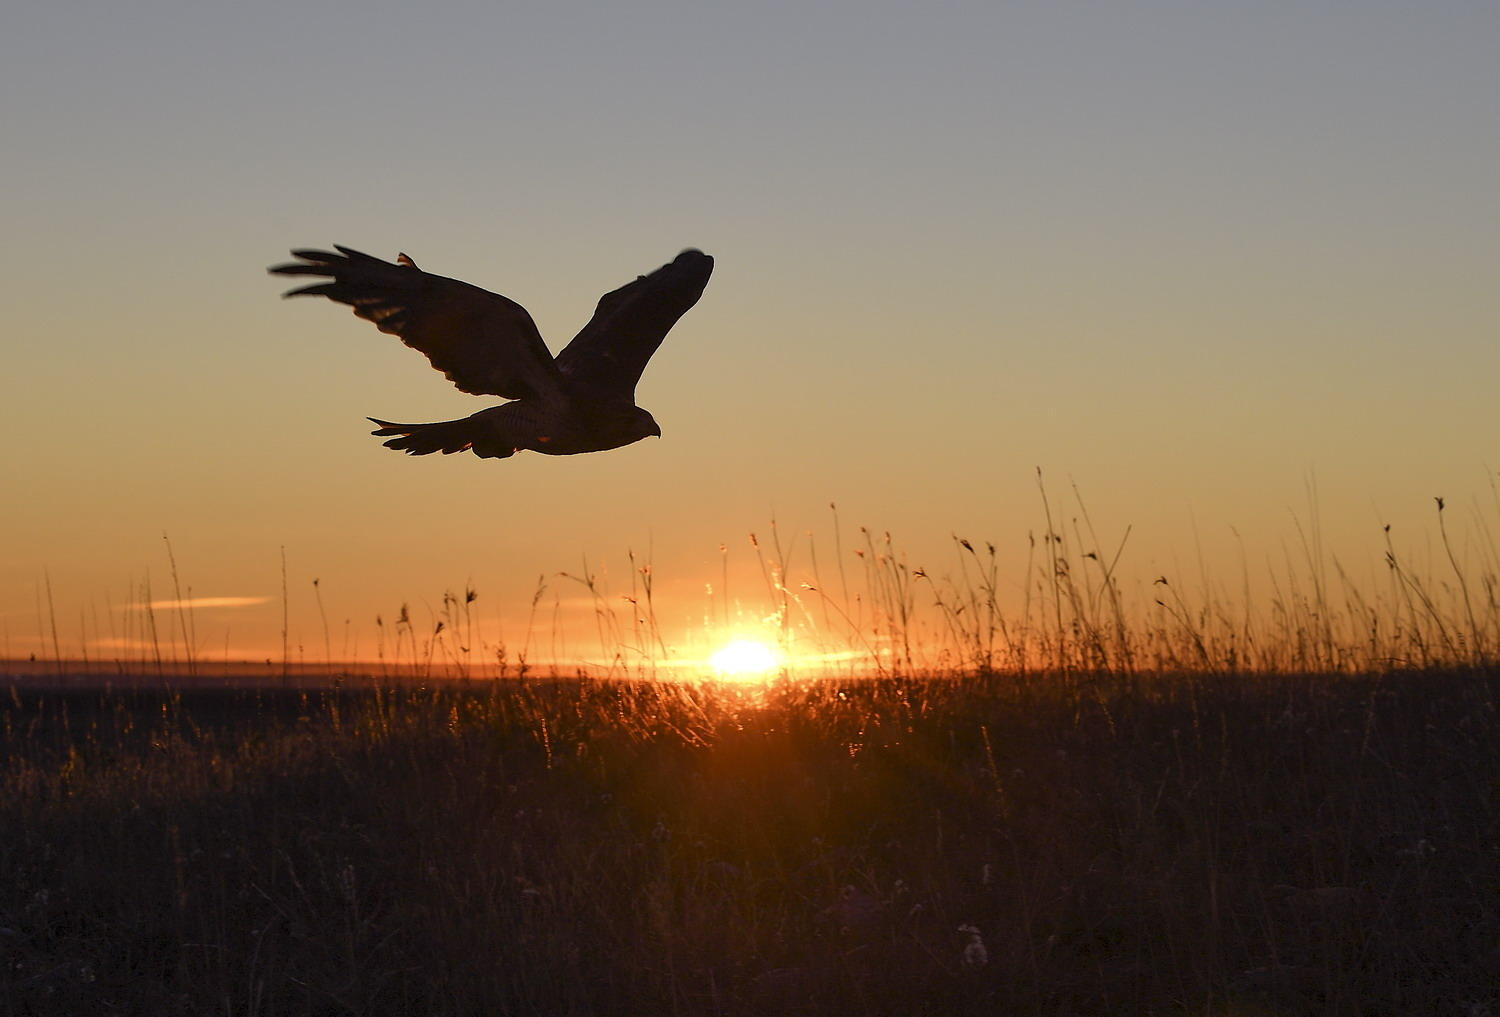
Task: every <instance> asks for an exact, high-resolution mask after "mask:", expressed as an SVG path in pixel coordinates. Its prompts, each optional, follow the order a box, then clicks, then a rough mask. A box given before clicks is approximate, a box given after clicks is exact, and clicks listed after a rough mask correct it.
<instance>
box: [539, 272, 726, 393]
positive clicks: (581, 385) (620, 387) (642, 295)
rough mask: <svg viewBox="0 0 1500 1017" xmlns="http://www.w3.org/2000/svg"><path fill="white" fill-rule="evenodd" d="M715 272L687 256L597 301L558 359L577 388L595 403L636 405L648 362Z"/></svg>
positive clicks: (562, 368)
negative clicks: (618, 400) (638, 385)
mask: <svg viewBox="0 0 1500 1017" xmlns="http://www.w3.org/2000/svg"><path fill="white" fill-rule="evenodd" d="M713 270H714V259H712V258H710V257H709V256H708V255H706V254H704V253H703V252H702V251H698V250H691V249H689V250H686V251H683V252H682V253H681V254H679V255H678V256H677V258H676V259H675V260H674V261H672V262H671V263H670V264H667V265H663V266H662V267H661V268H659V269H657V270H656V271H655V272H652V273H651V274H650V275H643V276H641V277H640V278H638V279H636V281H635V282H632V283H626V284H625V285H624V286H621V287H620V288H619V289H617V290H614V291H613V292H610V293H606V294H604V296H602V297H600V298H599V306H598V308H597V309H595V311H594V316H593V318H591V319H590V320H589V323H588V324H587V325H585V326H583V331H581V332H579V333H578V335H576V336H575V337H574V338H573V341H572V342H570V343H569V344H568V345H567V348H566V349H564V350H563V351H562V352H561V353H559V354H558V355H557V367H558V369H559V370H560V371H562V373H563V376H564V377H566V378H567V380H568V383H569V385H570V386H572V387H573V388H575V389H577V390H579V391H580V392H582V393H585V394H587V395H590V396H592V397H594V398H603V399H609V398H619V397H625V398H628V399H630V400H631V401H632V402H633V401H634V399H635V385H636V382H638V381H640V380H641V372H642V371H644V370H645V369H646V362H647V361H648V360H650V359H651V355H652V354H653V353H655V352H656V348H657V347H658V346H660V345H661V341H662V340H663V339H665V338H666V337H667V332H668V331H670V330H671V328H672V326H673V325H675V324H677V319H678V318H681V317H682V316H683V315H684V314H686V313H687V312H688V309H689V308H691V307H692V306H693V305H694V304H696V303H697V302H698V298H699V297H701V296H702V295H703V288H704V287H705V286H707V285H708V277H709V275H710V274H711V273H712V272H713Z"/></svg>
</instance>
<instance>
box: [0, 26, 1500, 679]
mask: <svg viewBox="0 0 1500 1017" xmlns="http://www.w3.org/2000/svg"><path fill="white" fill-rule="evenodd" d="M1497 95H1500V8H1497V7H1496V6H1495V5H1493V4H1489V3H1429V4H1420V5H1418V4H1387V3H1376V2H1365V0H1361V2H1357V3H1356V2H1347V3H1323V4H1307V3H1257V4H1244V5H1227V4H1202V3H1187V2H1183V3H1117V4H1099V3H1055V2H1048V3H1013V4H997V3H941V2H940V3H922V4H915V3H912V4H888V3H870V2H861V3H853V2H844V0H840V2H829V3H822V4H815V5H811V6H809V5H805V4H802V3H795V4H794V3H757V4H736V5H714V4H699V3H693V4H687V3H681V4H678V3H663V2H656V0H646V2H642V3H636V4H600V5H579V4H571V3H535V4H495V3H444V2H438V3H429V4H412V3H370V4H355V3H350V2H346V0H339V2H327V3H296V4H293V3H286V2H283V0H262V2H257V3H255V4H228V3H214V2H208V3H205V2H194V3H160V2H154V0H141V2H137V3H131V4H118V3H99V2H71V3H39V2H25V3H22V4H20V5H18V6H16V7H14V8H12V9H11V10H10V11H9V12H8V13H7V15H6V17H5V19H4V28H3V31H0V128H3V136H4V138H5V157H4V181H5V187H4V189H3V191H0V209H3V222H4V227H5V242H4V245H3V247H0V279H3V280H4V283H3V285H4V288H5V307H6V311H7V321H6V328H5V334H6V340H5V350H6V370H5V372H4V374H3V377H0V422H3V425H4V430H5V433H6V436H7V438H8V440H7V442H6V447H5V451H4V453H3V456H4V460H3V462H4V475H5V479H4V481H3V489H4V496H3V498H0V534H3V538H0V539H3V541H4V554H3V555H0V625H3V626H4V633H5V635H4V642H3V645H0V652H5V651H7V650H8V652H11V653H14V654H22V653H26V652H30V651H31V650H33V649H37V648H38V647H37V643H38V639H39V636H38V608H37V606H36V605H37V602H38V594H39V591H41V595H42V596H45V586H44V578H49V579H50V582H51V585H52V589H53V592H54V599H55V602H56V604H57V609H58V615H59V624H60V625H61V627H62V629H63V637H62V638H63V642H64V644H65V649H66V644H69V643H73V644H76V643H77V641H78V639H79V638H80V631H81V626H82V622H80V620H79V618H80V615H81V614H87V613H88V612H90V611H93V612H98V613H100V614H101V615H102V614H103V613H104V612H106V611H107V610H108V609H109V607H111V606H112V607H113V608H114V609H115V610H116V611H117V612H118V611H119V609H120V607H121V605H123V604H126V603H128V602H129V601H131V600H132V599H139V598H138V591H139V584H140V583H141V582H142V581H143V580H145V579H146V578H147V577H148V576H149V578H150V581H151V583H152V586H153V595H154V596H167V595H170V590H169V589H168V588H169V586H170V578H169V576H168V568H167V559H166V554H165V549H164V546H163V543H162V534H163V532H165V533H167V534H169V535H170V537H171V540H172V546H173V549H174V551H175V554H176V558H177V564H178V567H179V570H180V572H181V577H182V583H183V585H184V586H190V587H191V589H192V592H193V595H194V596H202V597H216V598H234V599H233V600H232V601H231V602H225V603H220V604H219V605H217V606H205V607H204V608H203V609H202V611H201V612H200V613H199V616H198V623H199V626H200V630H201V631H203V632H204V641H205V642H206V643H208V644H209V645H211V646H214V645H226V644H227V645H229V646H231V647H232V648H233V649H234V650H235V651H237V652H242V653H244V654H246V655H255V656H268V655H272V654H273V653H279V644H280V635H279V630H280V584H281V558H280V554H281V548H283V547H284V548H285V551H286V557H287V561H288V576H289V582H290V585H291V589H292V601H291V609H292V614H293V622H292V624H293V629H294V637H293V638H294V639H300V640H301V641H303V642H307V643H314V642H321V635H315V633H318V632H320V629H319V628H318V626H319V625H320V622H319V621H318V620H317V614H316V607H315V604H314V602H313V599H312V596H311V594H312V590H311V580H312V579H313V578H319V579H320V588H319V592H321V594H322V595H323V597H324V599H325V602H326V607H327V611H328V614H329V615H330V616H331V617H332V618H333V619H334V624H335V626H337V625H339V624H340V623H341V622H342V620H343V619H345V618H350V619H353V620H354V624H355V625H357V626H364V627H365V631H366V632H367V633H368V630H369V622H370V619H371V618H372V617H373V615H374V614H375V613H376V612H384V613H385V614H386V616H387V617H389V616H390V615H391V614H392V613H394V611H395V610H396V609H397V607H398V606H399V604H400V603H402V602H403V601H410V602H412V603H413V605H414V610H415V605H417V604H419V603H423V602H425V603H427V604H432V605H436V604H437V603H438V602H439V601H440V598H441V596H442V591H443V590H444V589H445V588H452V589H459V588H461V587H462V586H463V584H464V583H465V582H466V581H467V580H470V579H472V581H473V583H474V584H475V586H476V587H477V588H478V589H479V590H480V592H481V595H482V598H483V599H482V601H481V603H482V604H483V605H485V606H486V609H487V610H489V611H491V612H494V613H496V614H498V615H505V614H507V613H513V612H514V610H515V609H516V605H517V604H524V603H525V602H526V601H527V600H528V598H529V597H530V593H531V590H532V588H533V587H534V585H535V582H536V578H537V576H538V575H539V574H543V573H548V574H550V573H555V572H556V571H557V570H559V569H575V570H576V569H577V568H579V567H580V563H581V560H582V559H583V557H584V556H585V555H587V556H589V557H590V559H591V561H594V562H598V563H600V564H602V565H604V566H606V567H608V568H609V569H611V570H612V574H613V576H614V586H615V588H616V589H618V588H619V587H620V586H622V585H627V586H628V579H625V578H621V577H622V576H623V575H628V572H627V565H626V563H625V553H626V551H627V550H628V549H634V550H635V551H636V552H637V553H638V554H643V555H644V554H646V553H648V548H649V554H650V555H651V558H652V560H653V562H654V564H655V569H656V574H657V576H658V581H659V583H660V585H661V588H662V590H663V593H664V595H666V596H670V597H675V598H677V600H676V601H674V604H675V605H676V606H674V607H673V609H672V610H673V612H674V613H675V614H680V615H682V616H683V617H687V616H690V615H691V614H692V613H693V611H694V610H697V608H694V607H693V606H692V605H693V604H696V603H697V602H698V600H696V599H695V598H699V599H701V591H702V589H703V586H704V584H705V583H706V582H711V581H713V580H715V578H716V577H717V575H718V570H719V545H720V544H721V543H727V544H729V545H730V546H731V547H732V548H733V549H734V553H735V554H736V555H738V556H739V558H737V559H736V560H737V561H741V560H743V561H744V562H746V563H749V561H750V559H749V557H748V553H747V548H746V540H745V535H746V534H747V533H748V532H750V531H752V530H756V531H760V532H762V533H764V532H765V530H766V528H767V527H768V525H769V520H770V519H771V517H772V516H773V515H774V516H775V517H776V518H777V520H778V521H779V523H780V525H781V527H782V528H783V530H784V531H786V532H788V533H792V532H799V531H803V530H807V529H815V530H824V532H825V537H822V538H820V539H825V538H826V528H827V525H828V521H829V519H828V510H827V503H828V502H829V501H830V500H833V501H837V502H838V505H839V509H840V514H841V516H842V518H843V520H844V522H845V524H846V526H849V527H851V528H852V527H853V526H854V525H856V524H865V525H868V526H870V527H871V528H872V529H877V530H884V529H890V530H892V531H894V533H895V534H896V538H897V542H898V543H899V544H901V546H903V547H905V548H907V549H908V553H909V554H910V555H911V557H912V560H913V561H914V563H920V564H928V565H929V567H932V568H936V569H939V570H940V569H941V568H942V567H943V563H944V562H946V561H948V560H949V559H948V557H947V555H948V551H947V541H948V539H949V534H950V533H951V532H955V531H956V532H958V533H960V534H966V535H969V536H971V537H974V538H975V539H981V538H983V539H993V540H995V541H996V542H997V543H999V544H1000V545H1001V547H1002V548H1003V549H1005V551H1006V554H1007V555H1010V554H1011V552H1012V551H1014V552H1015V555H1014V556H1012V557H1011V558H1007V561H1008V562H1010V561H1018V560H1021V556H1023V555H1024V548H1025V535H1026V532H1027V531H1028V530H1029V529H1033V528H1036V527H1038V526H1039V511H1038V501H1037V496H1036V485H1035V473H1034V471H1035V468H1037V467H1041V468H1043V469H1044V470H1045V471H1047V475H1048V477H1049V478H1050V481H1051V483H1052V484H1053V485H1054V490H1055V493H1056V494H1057V495H1058V497H1061V495H1062V494H1064V493H1066V491H1067V489H1068V485H1069V483H1070V482H1072V483H1076V484H1077V485H1078V486H1079V488H1080V489H1081V490H1082V491H1083V493H1084V496H1085V498H1086V499H1087V503H1088V507H1089V510H1090V512H1091V514H1092V515H1093V518H1094V520H1095V522H1096V523H1098V524H1099V525H1100V528H1101V530H1103V531H1105V532H1106V533H1108V534H1111V535H1112V538H1109V539H1118V536H1119V534H1121V533H1122V532H1123V531H1124V528H1125V527H1126V526H1127V525H1129V526H1131V527H1133V529H1132V535H1131V538H1130V543H1129V545H1128V548H1127V552H1126V558H1125V560H1126V563H1127V565H1128V566H1130V567H1131V568H1133V569H1135V570H1137V571H1138V572H1139V573H1140V574H1142V575H1146V574H1154V573H1157V572H1165V571H1170V570H1171V569H1172V568H1173V567H1175V566H1177V565H1178V564H1179V563H1181V562H1183V561H1184V560H1186V559H1195V556H1196V555H1197V554H1198V547H1199V546H1201V547H1202V548H1203V549H1204V550H1203V553H1204V554H1205V555H1206V556H1207V558H1208V560H1209V561H1210V562H1211V563H1212V562H1213V561H1215V560H1216V556H1217V555H1219V554H1227V553H1230V552H1231V551H1233V548H1234V547H1235V546H1236V545H1235V541H1234V537H1233V535H1234V534H1236V533H1237V534H1239V535H1240V536H1242V537H1243V538H1244V539H1245V540H1246V541H1247V543H1248V544H1249V545H1250V546H1251V548H1252V549H1253V553H1256V554H1259V553H1261V551H1262V549H1264V550H1265V552H1266V553H1279V552H1277V551H1276V549H1277V548H1278V547H1280V546H1281V542H1283V541H1285V540H1286V539H1287V535H1288V534H1289V533H1293V532H1294V527H1293V525H1292V518H1293V516H1292V513H1293V512H1304V513H1305V511H1306V506H1307V494H1306V491H1307V485H1308V482H1309V478H1310V477H1311V478H1315V481H1316V485H1317V489H1318V505H1319V508H1320V512H1321V516H1322V525H1323V529H1324V532H1325V534H1326V535H1327V538H1328V540H1329V543H1330V544H1331V545H1333V546H1334V547H1335V549H1338V550H1340V552H1341V553H1344V554H1347V556H1348V559H1349V560H1350V561H1352V562H1353V563H1354V564H1355V565H1356V566H1357V568H1360V569H1366V568H1372V567H1374V565H1378V562H1379V554H1380V540H1379V536H1380V534H1379V530H1380V525H1381V524H1382V523H1386V522H1390V523H1392V524H1393V525H1394V526H1396V530H1395V531H1394V532H1396V533H1397V534H1398V535H1407V534H1410V539H1411V540H1413V541H1415V542H1419V543H1420V541H1421V540H1423V539H1427V538H1424V537H1422V536H1421V534H1422V533H1424V532H1426V528H1427V527H1428V524H1429V523H1430V521H1431V516H1432V501H1431V499H1432V497H1433V496H1435V495H1444V496H1446V497H1447V498H1448V499H1449V500H1450V503H1452V504H1454V505H1456V506H1465V507H1467V506H1469V505H1470V504H1471V499H1480V500H1485V499H1488V498H1489V497H1490V488H1489V486H1488V485H1489V482H1490V478H1492V477H1493V476H1494V472H1493V471H1494V469H1495V468H1496V467H1500V447H1497V430H1496V419H1497V415H1500V414H1497V410H1496V387H1497V379H1500V344H1497V336H1500V240H1497V238H1500V187H1497V186H1496V183H1495V180H1496V167H1497V166H1500V112H1497V105H1496V101H1495V100H1496V96H1497ZM333 242H338V243H343V244H347V245H351V246H354V247H358V248H361V249H364V250H368V251H370V252H371V253H377V254H380V255H382V256H384V257H387V258H390V257H394V255H395V253H396V252H397V251H398V250H403V251H406V252H409V253H410V254H411V255H412V256H413V257H414V258H415V259H416V260H417V261H418V263H419V264H421V265H422V266H423V267H424V268H426V269H429V270H431V271H435V272H439V273H441V274H445V275H453V276H458V277H461V278H464V279H468V280H471V281H473V282H475V283H477V284H479V285H483V286H486V287H488V288H492V289H495V290H497V291H499V292H502V293H504V294H506V295H508V296H510V297H512V298H514V299H516V300H518V301H520V302H521V303H522V304H524V305H525V306H526V307H527V308H529V309H530V311H531V312H532V314H533V316H534V317H535V319H536V321H537V323H538V325H539V326H540V328H541V330H542V333H543V335H544V336H546V337H547V338H548V340H549V342H550V343H551V344H552V347H553V349H554V350H556V349H558V348H560V347H561V345H562V344H564V343H565V342H566V341H567V339H568V338H570V337H571V336H572V334H573V332H574V331H576V330H577V328H578V327H579V326H581V325H582V323H583V322H584V321H586V320H587V318H588V315H589V314H590V313H591V311H592V308H593V304H594V301H595V300H596V299H597V297H598V295H599V294H600V293H602V292H604V291H605V290H607V289H610V288H613V287H615V286H618V285H620V284H621V283H623V282H625V281H628V280H630V279H632V278H634V277H635V276H636V275H637V274H639V273H641V272H645V271H648V270H650V269H652V268H654V267H656V266H657V265H659V264H661V263H663V262H665V261H667V260H669V259H670V258H671V257H672V256H673V255H675V254H676V253H677V251H678V250H680V249H681V248H683V247H687V246H697V247H701V248H702V249H704V250H705V251H707V252H709V253H710V254H713V255H714V256H715V258H716V259H717V268H716V272H715V276H714V279H713V281H712V282H711V283H710V285H709V288H708V290H707V292H706V294H705V296H704V299H703V300H702V302H701V303H700V304H699V306H698V307H697V308H696V309H694V310H693V311H692V312H690V313H689V314H688V316H687V317H686V318H684V319H683V321H682V322H681V323H680V324H679V325H678V326H677V328H676V329H675V330H674V331H673V333H672V335H671V336H670V337H669V339H668V341H667V342H666V344H665V345H664V346H663V348H662V350H661V351H660V353H659V354H658V355H657V357H656V358H655V360H654V361H653V362H652V364H651V366H650V368H649V370H648V371H647V373H646V375H645V378H644V380H643V383H642V385H641V387H640V389H639V390H638V396H639V399H640V401H641V402H642V404H643V405H645V406H646V407H648V408H649V409H650V410H651V411H652V412H653V413H654V414H655V415H656V417H657V419H658V420H659V421H660V422H661V424H662V427H663V430H664V438H663V439H662V440H660V441H657V440H654V439H653V440H649V441H646V442H643V443H640V444H637V445H634V446H631V447H628V448H626V449H623V450H619V451H616V452H611V453H606V454H601V455H590V456H582V457H572V458H555V459H554V458H548V457H542V456H536V455H531V454H523V455H520V456H518V457H516V458H515V459H513V460H510V461H506V462H488V461H479V460H476V459H474V458H473V457H471V456H454V457H437V456H434V457H429V458H426V459H409V458H404V457H400V456H397V455H395V454H393V453H390V452H388V451H386V450H385V449H383V448H381V447H380V445H379V443H378V442H377V441H376V440H375V439H373V438H371V437H369V436H368V435H367V434H366V433H365V432H366V430H367V426H366V424H365V421H364V417H365V415H367V414H370V415H375V416H385V417H387V418H389V419H400V420H421V419H446V418H449V417H453V416H459V415H464V414H467V413H469V412H472V411H473V410H475V409H478V408H480V406H482V405H483V403H482V402H480V401H479V400H475V399H473V398H472V397H468V396H464V395H462V394H460V393H458V392H457V391H456V390H453V389H452V388H451V387H449V386H448V385H447V384H446V382H444V380H443V379H442V377H441V376H440V375H439V374H437V373H436V372H434V371H432V370H430V369H429V368H428V367H427V366H426V364H425V363H424V362H423V360H422V358H421V357H420V356H419V355H418V354H416V353H414V352H412V351H410V350H407V349H405V348H403V347H401V346H400V344H399V343H397V342H395V341H394V340H392V339H390V338H389V337H386V336H383V335H380V334H379V333H377V332H376V331H375V330H374V329H373V328H371V327H370V326H369V325H367V324H365V323H363V322H360V321H357V320H356V319H354V318H353V317H352V316H350V315H349V314H348V313H347V311H345V310H344V309H342V308H336V307H334V306H333V305H330V304H327V303H326V302H314V301H298V302H282V301H280V300H278V299H277V294H278V293H279V292H280V290H281V289H282V288H283V287H282V286H281V285H280V284H279V283H280V281H279V280H277V279H274V278H271V277H268V276H266V275H265V273H264V268H265V266H266V265H268V264H271V263H273V262H276V261H279V260H283V257H284V254H285V252H286V250H287V248H288V247H292V246H326V245H327V244H329V243H333ZM1465 510H1466V511H1467V508H1466V509H1465ZM1195 531H1196V535H1194V534H1195ZM1233 553H1234V554H1238V552H1237V551H1233ZM931 563H937V564H936V565H933V564H931ZM1210 567H1211V568H1212V565H1211V566H1210ZM1012 580H1013V581H1018V579H1016V577H1014V576H1013V577H1012ZM698 613H699V614H700V615H701V613H702V612H701V610H699V611H698ZM94 635H96V636H98V635H101V634H100V633H94ZM366 638H367V639H368V635H367V636H366ZM273 647H274V649H273Z"/></svg>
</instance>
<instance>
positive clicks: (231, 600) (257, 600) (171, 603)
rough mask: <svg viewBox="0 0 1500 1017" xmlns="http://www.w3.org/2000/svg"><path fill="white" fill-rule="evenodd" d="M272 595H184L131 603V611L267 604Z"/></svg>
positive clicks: (129, 607)
mask: <svg viewBox="0 0 1500 1017" xmlns="http://www.w3.org/2000/svg"><path fill="white" fill-rule="evenodd" d="M270 599H271V598H270V597H184V598H183V599H182V600H153V601H151V602H149V603H145V604H131V605H129V606H128V607H127V610H130V611H170V610H172V609H174V608H179V609H180V608H184V607H191V608H200V607H254V606H255V605H257V604H265V603H267V602H269V601H270Z"/></svg>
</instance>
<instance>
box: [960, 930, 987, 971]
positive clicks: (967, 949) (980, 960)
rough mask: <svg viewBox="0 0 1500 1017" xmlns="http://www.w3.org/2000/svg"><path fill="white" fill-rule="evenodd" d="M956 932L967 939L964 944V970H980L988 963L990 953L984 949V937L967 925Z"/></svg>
mask: <svg viewBox="0 0 1500 1017" xmlns="http://www.w3.org/2000/svg"><path fill="white" fill-rule="evenodd" d="M958 931H959V932H962V933H964V934H965V935H967V936H968V937H969V941H968V942H967V943H965V944H964V952H963V957H962V960H963V965H964V967H966V968H982V967H984V966H985V965H986V964H988V963H989V962H990V952H989V951H988V950H986V949H985V948H984V937H982V936H980V934H979V930H978V929H977V928H976V927H974V926H972V925H968V924H964V925H960V926H959V927H958Z"/></svg>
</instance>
